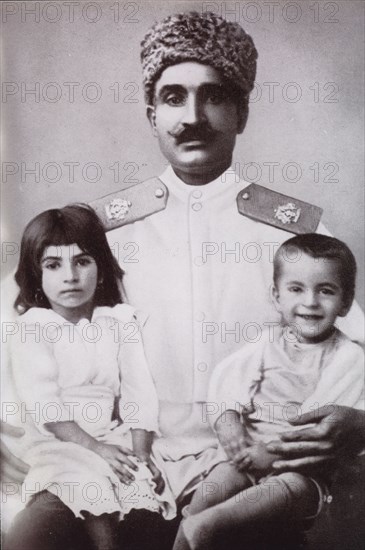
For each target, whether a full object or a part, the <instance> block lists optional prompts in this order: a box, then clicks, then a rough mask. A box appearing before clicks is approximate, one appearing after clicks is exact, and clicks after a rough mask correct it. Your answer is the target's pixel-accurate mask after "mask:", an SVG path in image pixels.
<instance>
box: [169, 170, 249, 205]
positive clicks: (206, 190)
mask: <svg viewBox="0 0 365 550" xmlns="http://www.w3.org/2000/svg"><path fill="white" fill-rule="evenodd" d="M160 179H161V181H162V182H163V183H164V184H165V185H166V186H167V187H168V188H169V190H170V191H171V192H173V193H174V194H175V195H176V196H178V197H179V198H182V199H185V198H186V197H187V196H189V195H190V194H192V193H194V191H201V193H202V194H203V196H204V198H210V197H213V196H214V195H217V194H219V193H220V192H224V191H226V190H227V189H228V188H232V186H234V185H235V184H236V185H239V186H240V187H241V188H242V186H245V185H248V183H247V182H244V181H242V180H240V178H239V176H238V175H237V174H236V173H235V171H234V170H233V168H232V167H230V168H228V169H227V170H225V172H223V173H222V174H221V175H220V176H218V178H216V179H215V180H213V181H210V182H209V183H205V184H202V185H189V184H187V183H185V182H183V181H182V180H181V179H180V178H179V177H178V176H177V175H176V174H175V172H174V171H173V169H172V167H171V166H168V167H167V168H166V170H165V171H164V173H163V174H162V175H161V176H160Z"/></svg>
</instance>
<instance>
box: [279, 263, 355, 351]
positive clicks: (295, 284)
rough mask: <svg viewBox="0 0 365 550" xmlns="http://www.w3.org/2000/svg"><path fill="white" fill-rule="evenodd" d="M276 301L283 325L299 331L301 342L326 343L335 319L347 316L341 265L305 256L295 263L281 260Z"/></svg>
mask: <svg viewBox="0 0 365 550" xmlns="http://www.w3.org/2000/svg"><path fill="white" fill-rule="evenodd" d="M273 298H274V303H275V306H276V308H277V310H278V311H279V312H280V313H281V316H282V321H283V323H284V324H285V325H291V326H293V328H294V329H296V332H297V335H298V339H299V341H301V342H307V343H310V342H316V341H318V340H323V339H325V338H326V337H327V335H329V333H330V332H331V329H332V327H333V324H334V322H335V320H336V317H337V316H343V315H346V313H347V307H346V306H344V300H343V290H342V287H341V281H340V277H339V275H338V262H337V261H336V260H328V259H325V258H312V257H311V256H309V255H307V254H305V253H302V254H301V256H300V257H299V259H298V260H297V261H294V262H293V261H288V260H287V261H285V260H284V258H283V259H281V268H280V276H279V278H278V282H277V287H274V288H273Z"/></svg>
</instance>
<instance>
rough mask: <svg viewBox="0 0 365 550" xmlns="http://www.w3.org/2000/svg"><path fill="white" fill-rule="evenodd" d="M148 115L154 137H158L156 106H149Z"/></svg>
mask: <svg viewBox="0 0 365 550" xmlns="http://www.w3.org/2000/svg"><path fill="white" fill-rule="evenodd" d="M146 114H147V118H148V120H149V122H150V124H151V128H152V132H153V135H154V136H155V137H156V136H157V129H156V109H155V106H154V105H147V107H146Z"/></svg>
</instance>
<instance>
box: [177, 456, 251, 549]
mask: <svg viewBox="0 0 365 550" xmlns="http://www.w3.org/2000/svg"><path fill="white" fill-rule="evenodd" d="M250 485H252V483H251V482H250V480H249V478H248V477H247V475H246V474H245V473H241V472H238V471H237V470H236V469H235V467H234V466H233V465H232V464H230V463H228V462H222V463H221V464H218V465H217V466H216V467H215V468H214V470H212V471H211V472H210V474H209V475H208V476H207V477H206V478H205V480H204V481H202V483H201V484H200V485H199V487H198V488H197V489H196V491H195V493H194V496H193V498H192V499H191V503H190V504H189V516H190V515H193V514H198V513H199V512H202V511H203V510H206V509H207V508H210V507H211V506H215V505H216V504H218V503H220V502H223V501H225V500H227V499H229V498H231V497H232V496H233V495H235V494H237V493H240V492H241V491H242V490H243V489H245V488H247V487H249V486H250ZM189 548H190V546H189V544H188V542H187V540H186V538H185V535H184V531H183V528H182V525H180V528H179V531H178V533H177V535H176V539H175V543H174V547H173V550H189Z"/></svg>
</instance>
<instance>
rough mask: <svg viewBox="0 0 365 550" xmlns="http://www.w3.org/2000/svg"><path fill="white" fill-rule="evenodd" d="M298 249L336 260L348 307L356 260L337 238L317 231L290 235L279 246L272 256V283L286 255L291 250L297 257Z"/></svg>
mask: <svg viewBox="0 0 365 550" xmlns="http://www.w3.org/2000/svg"><path fill="white" fill-rule="evenodd" d="M298 251H299V252H304V253H305V254H308V256H311V257H312V258H321V259H324V260H336V261H337V263H338V274H339V277H340V281H341V287H342V291H343V300H344V305H346V306H348V307H350V305H351V304H352V301H353V299H354V295H355V282H356V260H355V257H354V255H353V253H352V252H351V250H350V249H349V247H348V246H347V245H346V244H345V243H344V242H342V241H340V240H339V239H335V238H334V237H329V236H328V235H321V234H319V233H306V234H304V235H297V236H296V237H292V238H291V239H289V240H287V241H285V242H284V243H283V244H282V245H281V246H280V248H279V249H278V250H277V252H276V254H275V257H274V283H275V285H276V286H277V283H278V279H279V277H280V275H281V268H282V265H283V262H285V260H286V261H288V255H289V257H290V255H291V254H293V252H294V257H297V259H299V257H298V254H297V252H298ZM289 261H290V260H289ZM294 261H297V260H294Z"/></svg>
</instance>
